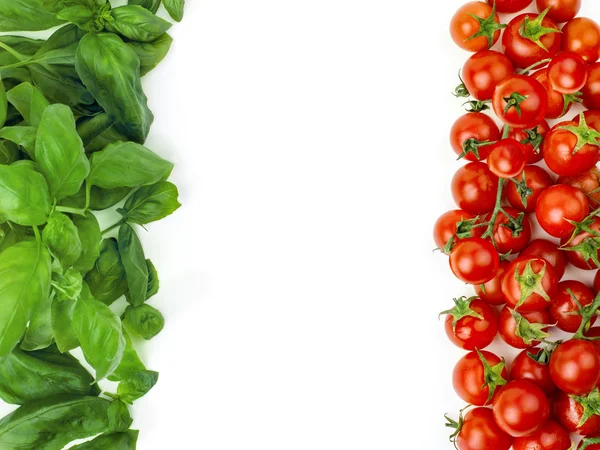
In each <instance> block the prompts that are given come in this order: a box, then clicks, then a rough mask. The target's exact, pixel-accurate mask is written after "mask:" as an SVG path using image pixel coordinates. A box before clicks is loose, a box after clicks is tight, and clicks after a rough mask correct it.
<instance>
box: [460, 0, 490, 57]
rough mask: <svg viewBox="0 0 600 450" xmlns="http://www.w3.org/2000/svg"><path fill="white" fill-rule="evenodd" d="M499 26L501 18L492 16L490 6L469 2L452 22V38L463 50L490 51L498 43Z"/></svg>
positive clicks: (461, 8)
mask: <svg viewBox="0 0 600 450" xmlns="http://www.w3.org/2000/svg"><path fill="white" fill-rule="evenodd" d="M474 16H475V17H478V18H479V20H478V19H476V18H475V17H474ZM485 19H487V20H485ZM482 24H483V26H482ZM499 24H500V18H499V17H498V14H497V13H493V14H492V7H491V6H490V5H488V4H487V3H484V2H469V3H467V4H465V5H463V6H461V7H460V8H459V9H458V11H456V13H455V14H454V16H453V17H452V20H450V36H452V40H453V41H454V42H455V44H456V45H458V46H459V47H460V48H462V49H463V50H467V51H470V52H478V51H479V50H486V49H488V48H489V47H491V46H492V45H494V44H495V43H496V42H497V41H498V39H499V38H500V27H499V26H498V25H499ZM473 36H476V37H475V38H473ZM488 39H489V40H488Z"/></svg>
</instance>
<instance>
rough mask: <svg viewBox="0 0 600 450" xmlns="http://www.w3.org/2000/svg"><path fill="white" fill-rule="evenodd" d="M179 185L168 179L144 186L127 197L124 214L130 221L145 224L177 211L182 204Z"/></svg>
mask: <svg viewBox="0 0 600 450" xmlns="http://www.w3.org/2000/svg"><path fill="white" fill-rule="evenodd" d="M178 196H179V192H177V187H176V186H175V185H174V184H173V183H170V182H168V181H160V182H158V183H156V184H153V185H151V186H143V187H141V188H139V189H138V190H137V191H135V192H134V193H133V195H132V196H131V197H129V198H128V199H127V201H126V202H125V205H124V206H123V210H124V211H123V215H124V217H125V219H126V220H127V221H128V222H131V223H137V224H140V225H145V224H147V223H150V222H155V221H157V220H160V219H163V218H165V217H167V216H168V215H170V214H172V213H173V212H175V211H176V210H177V209H178V208H179V207H180V206H181V204H180V203H179V201H178Z"/></svg>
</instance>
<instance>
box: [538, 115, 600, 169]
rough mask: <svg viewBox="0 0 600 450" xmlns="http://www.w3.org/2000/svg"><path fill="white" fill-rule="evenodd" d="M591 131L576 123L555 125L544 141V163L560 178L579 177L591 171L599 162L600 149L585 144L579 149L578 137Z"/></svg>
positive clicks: (596, 146)
mask: <svg viewBox="0 0 600 450" xmlns="http://www.w3.org/2000/svg"><path fill="white" fill-rule="evenodd" d="M588 130H590V128H589V127H587V126H586V125H581V124H577V123H576V122H561V123H559V124H557V125H555V126H554V127H553V128H552V129H551V130H550V132H549V133H548V134H547V135H546V138H545V139H544V148H543V154H544V161H545V162H546V164H547V165H548V167H549V168H550V170H552V171H553V172H554V173H556V174H557V175H560V176H567V177H569V176H573V175H579V174H580V173H583V172H585V171H587V170H590V169H591V168H592V167H594V166H595V165H596V163H597V162H598V158H599V156H600V147H599V146H598V145H592V144H585V145H583V146H581V147H580V148H579V149H578V148H577V146H578V137H577V136H578V135H585V133H587V132H588Z"/></svg>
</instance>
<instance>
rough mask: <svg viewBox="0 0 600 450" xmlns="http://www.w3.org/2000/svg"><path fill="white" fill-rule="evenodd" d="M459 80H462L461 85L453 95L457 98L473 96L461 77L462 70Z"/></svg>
mask: <svg viewBox="0 0 600 450" xmlns="http://www.w3.org/2000/svg"><path fill="white" fill-rule="evenodd" d="M458 79H459V80H460V84H459V85H458V86H456V88H455V89H454V92H453V93H452V95H454V96H455V97H456V98H469V97H470V96H471V93H470V92H469V90H468V89H467V86H466V85H465V82H464V81H463V79H462V77H461V76H460V70H459V71H458Z"/></svg>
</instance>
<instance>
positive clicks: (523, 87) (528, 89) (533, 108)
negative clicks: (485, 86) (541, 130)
mask: <svg viewBox="0 0 600 450" xmlns="http://www.w3.org/2000/svg"><path fill="white" fill-rule="evenodd" d="M547 97H548V95H547V93H546V90H545V89H544V86H542V85H541V84H540V82H539V81H537V80H535V79H534V78H532V77H529V76H525V75H512V76H510V77H508V78H506V79H505V80H504V81H502V82H500V83H499V84H498V85H497V86H496V89H495V90H494V97H493V99H492V106H493V107H494V112H495V113H496V115H497V116H498V118H499V119H500V120H501V121H502V122H504V123H505V124H507V125H509V126H511V127H515V128H533V127H535V126H536V125H539V124H540V123H541V122H542V120H544V117H545V115H546V108H547V106H548V99H547Z"/></svg>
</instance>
